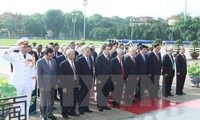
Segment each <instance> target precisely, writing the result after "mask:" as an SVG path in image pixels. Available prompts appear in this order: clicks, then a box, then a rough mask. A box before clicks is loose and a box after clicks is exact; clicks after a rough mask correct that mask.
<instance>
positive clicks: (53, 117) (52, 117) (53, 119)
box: [48, 115, 57, 120]
mask: <svg viewBox="0 0 200 120" xmlns="http://www.w3.org/2000/svg"><path fill="white" fill-rule="evenodd" d="M48 118H50V119H52V120H57V118H56V117H55V116H54V115H52V116H50V117H48Z"/></svg>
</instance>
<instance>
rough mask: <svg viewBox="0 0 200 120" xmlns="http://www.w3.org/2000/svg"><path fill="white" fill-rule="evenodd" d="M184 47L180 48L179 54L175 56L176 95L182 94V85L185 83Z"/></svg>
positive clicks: (185, 63) (185, 62)
mask: <svg viewBox="0 0 200 120" xmlns="http://www.w3.org/2000/svg"><path fill="white" fill-rule="evenodd" d="M184 54H185V48H184V47H181V48H180V54H178V55H177V56H176V75H177V81H176V94H177V95H184V94H185V93H183V87H184V83H185V77H186V74H187V61H186V57H185V55H184Z"/></svg>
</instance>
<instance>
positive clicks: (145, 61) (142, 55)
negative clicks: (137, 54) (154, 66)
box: [142, 54, 146, 62]
mask: <svg viewBox="0 0 200 120" xmlns="http://www.w3.org/2000/svg"><path fill="white" fill-rule="evenodd" d="M142 58H143V60H144V62H146V59H145V56H144V54H142Z"/></svg>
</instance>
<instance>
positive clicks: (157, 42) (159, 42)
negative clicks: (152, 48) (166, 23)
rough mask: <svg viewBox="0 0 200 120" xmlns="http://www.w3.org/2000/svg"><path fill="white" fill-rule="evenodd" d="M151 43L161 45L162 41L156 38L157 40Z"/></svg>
mask: <svg viewBox="0 0 200 120" xmlns="http://www.w3.org/2000/svg"><path fill="white" fill-rule="evenodd" d="M153 43H154V44H160V45H162V40H161V39H159V38H157V39H155V40H154V41H153Z"/></svg>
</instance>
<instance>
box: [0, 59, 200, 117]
mask: <svg viewBox="0 0 200 120" xmlns="http://www.w3.org/2000/svg"><path fill="white" fill-rule="evenodd" d="M189 62H190V60H189ZM196 62H200V60H197V61H196ZM9 72H10V69H9V63H8V62H5V61H2V60H1V59H0V75H2V74H6V75H8V74H9ZM160 83H161V82H160ZM175 84H176V81H175V79H174V81H173V87H172V93H174V92H175ZM184 92H185V93H186V95H184V96H177V95H175V96H174V97H168V98H163V99H167V100H170V101H176V102H183V103H184V102H187V101H191V100H195V99H200V88H193V87H191V84H190V81H189V78H188V76H187V79H186V83H185V88H184ZM159 96H162V95H161V90H159ZM199 104H200V103H199ZM55 106H56V107H57V109H56V110H55V111H54V114H55V116H56V117H57V118H58V120H62V116H61V115H60V113H61V111H60V107H59V102H56V103H55ZM37 108H38V109H37V114H36V115H32V116H31V117H30V120H39V107H37ZM90 108H91V109H92V110H93V111H94V112H93V113H92V114H89V113H86V114H84V115H82V116H80V117H71V118H70V120H83V119H85V120H120V119H122V120H129V119H130V120H166V119H170V120H180V119H182V120H188V119H190V120H199V119H200V116H199V113H200V109H199V108H197V109H193V108H190V107H182V106H181V107H179V108H172V109H166V110H162V111H153V112H149V113H145V114H141V115H136V114H133V113H129V112H126V111H122V110H118V109H115V108H112V110H110V111H106V110H104V112H99V111H98V110H97V107H96V103H95V102H91V104H90Z"/></svg>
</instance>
